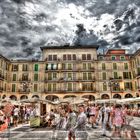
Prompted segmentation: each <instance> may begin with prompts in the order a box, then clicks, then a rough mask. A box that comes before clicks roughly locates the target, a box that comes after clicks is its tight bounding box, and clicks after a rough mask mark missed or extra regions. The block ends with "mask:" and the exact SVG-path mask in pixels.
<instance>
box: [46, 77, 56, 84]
mask: <svg viewBox="0 0 140 140" xmlns="http://www.w3.org/2000/svg"><path fill="white" fill-rule="evenodd" d="M58 81H59V79H57V78H54V79H47V78H46V79H45V80H44V82H45V83H48V82H58Z"/></svg>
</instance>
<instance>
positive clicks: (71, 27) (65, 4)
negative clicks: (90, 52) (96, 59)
mask: <svg viewBox="0 0 140 140" xmlns="http://www.w3.org/2000/svg"><path fill="white" fill-rule="evenodd" d="M139 7H140V0H0V53H1V54H3V55H4V56H6V57H8V58H29V59H31V58H40V56H41V51H40V46H44V45H50V46H53V45H64V44H66V43H70V44H71V45H77V44H80V45H92V44H98V45H100V50H102V49H105V50H106V49H107V48H113V47H117V48H125V49H127V51H128V52H129V53H132V52H134V51H136V50H137V49H138V48H140V8H139Z"/></svg>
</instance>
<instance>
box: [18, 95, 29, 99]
mask: <svg viewBox="0 0 140 140" xmlns="http://www.w3.org/2000/svg"><path fill="white" fill-rule="evenodd" d="M24 99H28V96H26V95H22V96H21V97H20V100H24Z"/></svg>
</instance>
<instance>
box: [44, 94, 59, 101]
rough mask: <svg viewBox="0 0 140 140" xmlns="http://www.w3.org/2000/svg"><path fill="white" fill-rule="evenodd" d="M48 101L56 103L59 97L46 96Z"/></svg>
mask: <svg viewBox="0 0 140 140" xmlns="http://www.w3.org/2000/svg"><path fill="white" fill-rule="evenodd" d="M46 100H49V101H56V100H59V97H57V96H55V95H48V96H46Z"/></svg>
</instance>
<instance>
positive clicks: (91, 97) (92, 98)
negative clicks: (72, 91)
mask: <svg viewBox="0 0 140 140" xmlns="http://www.w3.org/2000/svg"><path fill="white" fill-rule="evenodd" d="M82 98H87V99H89V100H90V101H93V100H95V97H94V96H93V95H84V96H82Z"/></svg>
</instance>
